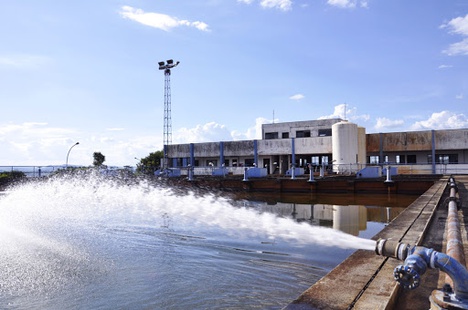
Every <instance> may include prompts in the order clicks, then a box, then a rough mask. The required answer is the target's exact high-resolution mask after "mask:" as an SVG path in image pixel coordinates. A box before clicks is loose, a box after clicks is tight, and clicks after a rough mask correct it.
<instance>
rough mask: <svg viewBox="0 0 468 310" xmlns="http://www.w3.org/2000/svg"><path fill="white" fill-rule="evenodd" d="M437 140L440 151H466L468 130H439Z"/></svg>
mask: <svg viewBox="0 0 468 310" xmlns="http://www.w3.org/2000/svg"><path fill="white" fill-rule="evenodd" d="M435 139H436V149H438V150H454V149H466V148H467V146H468V129H453V130H437V131H436V132H435Z"/></svg>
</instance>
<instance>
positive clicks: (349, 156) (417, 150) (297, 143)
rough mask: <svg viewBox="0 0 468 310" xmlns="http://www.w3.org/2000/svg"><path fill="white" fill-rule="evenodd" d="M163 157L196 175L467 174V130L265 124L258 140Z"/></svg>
mask: <svg viewBox="0 0 468 310" xmlns="http://www.w3.org/2000/svg"><path fill="white" fill-rule="evenodd" d="M165 152H166V154H167V155H166V156H167V158H168V165H169V167H171V168H173V169H180V171H181V173H182V174H185V173H187V172H186V171H188V168H189V167H191V168H193V169H194V173H195V175H219V174H223V175H224V174H242V173H244V171H245V168H249V170H250V169H252V172H254V171H256V173H257V174H259V175H258V176H266V175H271V174H276V175H289V174H291V173H295V174H296V175H301V174H304V173H309V171H310V169H312V171H314V172H317V173H319V171H320V169H323V170H324V171H325V172H326V173H334V174H353V173H357V172H358V171H361V170H362V169H363V168H365V167H369V166H375V167H383V166H385V165H391V166H392V167H396V169H398V173H400V174H435V173H452V174H456V173H467V172H468V129H448V130H425V131H411V132H391V133H372V134H366V130H365V128H363V127H359V126H358V125H356V124H354V123H351V122H348V121H346V120H343V119H339V118H337V119H320V120H309V121H297V122H284V123H272V124H264V125H262V139H259V140H243V141H219V142H205V143H188V144H173V145H167V146H165ZM292 168H294V171H293V170H292ZM184 171H185V172H184Z"/></svg>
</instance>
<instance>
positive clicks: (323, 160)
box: [322, 156, 328, 165]
mask: <svg viewBox="0 0 468 310" xmlns="http://www.w3.org/2000/svg"><path fill="white" fill-rule="evenodd" d="M322 164H324V165H328V156H322Z"/></svg>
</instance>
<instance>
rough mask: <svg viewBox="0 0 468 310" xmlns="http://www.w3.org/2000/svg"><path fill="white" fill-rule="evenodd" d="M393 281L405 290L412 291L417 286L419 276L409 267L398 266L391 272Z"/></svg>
mask: <svg viewBox="0 0 468 310" xmlns="http://www.w3.org/2000/svg"><path fill="white" fill-rule="evenodd" d="M393 277H394V278H395V280H396V281H397V282H398V283H399V284H400V285H401V286H402V287H403V288H404V289H407V290H413V289H415V288H417V287H418V286H419V283H420V282H421V276H420V275H419V273H418V272H417V271H416V270H415V269H413V268H411V267H410V266H405V265H399V266H397V267H395V269H394V270H393Z"/></svg>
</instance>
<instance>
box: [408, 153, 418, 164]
mask: <svg viewBox="0 0 468 310" xmlns="http://www.w3.org/2000/svg"><path fill="white" fill-rule="evenodd" d="M407 163H408V164H415V163H416V155H408V156H407Z"/></svg>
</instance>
